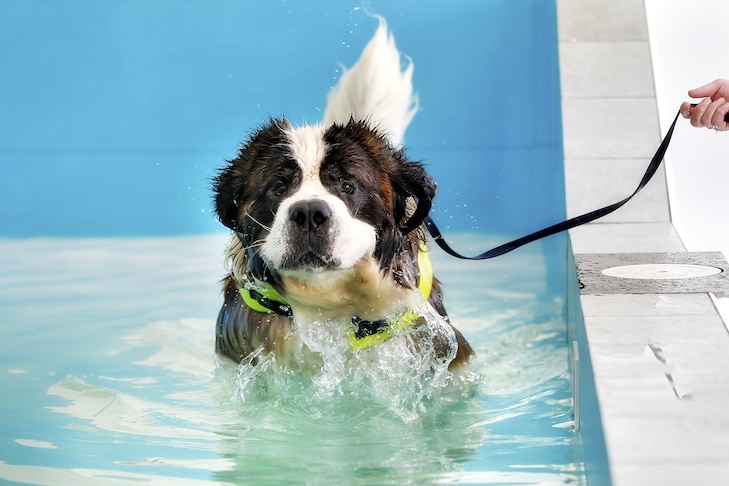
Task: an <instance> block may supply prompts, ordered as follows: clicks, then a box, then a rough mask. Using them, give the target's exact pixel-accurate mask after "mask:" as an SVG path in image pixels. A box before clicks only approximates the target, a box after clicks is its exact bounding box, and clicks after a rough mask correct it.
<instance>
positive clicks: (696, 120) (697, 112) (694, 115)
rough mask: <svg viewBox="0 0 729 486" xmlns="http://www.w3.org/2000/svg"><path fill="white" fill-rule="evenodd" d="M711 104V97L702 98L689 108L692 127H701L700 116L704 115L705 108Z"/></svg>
mask: <svg viewBox="0 0 729 486" xmlns="http://www.w3.org/2000/svg"><path fill="white" fill-rule="evenodd" d="M710 104H711V98H704V99H703V100H702V101H701V103H699V104H697V105H696V106H694V107H693V109H692V110H691V126H694V127H697V128H698V127H703V126H704V125H702V124H701V118H702V117H703V116H704V113H706V109H707V108H708V107H709V105H710Z"/></svg>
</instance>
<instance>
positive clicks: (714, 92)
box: [680, 79, 729, 131]
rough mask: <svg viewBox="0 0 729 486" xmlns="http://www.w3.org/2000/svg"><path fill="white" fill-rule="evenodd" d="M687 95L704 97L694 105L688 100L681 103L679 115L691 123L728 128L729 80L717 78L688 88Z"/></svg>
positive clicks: (715, 127)
mask: <svg viewBox="0 0 729 486" xmlns="http://www.w3.org/2000/svg"><path fill="white" fill-rule="evenodd" d="M688 95H689V96H690V97H691V98H704V99H703V100H702V101H701V102H700V103H698V104H696V105H692V104H691V103H689V102H688V101H685V102H684V103H682V104H681V109H680V111H681V115H682V116H683V117H684V118H687V119H690V120H691V125H693V126H695V127H706V128H713V129H715V130H721V131H725V130H729V80H726V79H717V80H715V81H712V82H711V83H709V84H705V85H704V86H700V87H698V88H694V89H692V90H690V91H689V92H688Z"/></svg>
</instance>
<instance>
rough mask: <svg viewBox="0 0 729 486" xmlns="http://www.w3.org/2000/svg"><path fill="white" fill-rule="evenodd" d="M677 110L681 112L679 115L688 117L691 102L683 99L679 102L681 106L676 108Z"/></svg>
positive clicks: (689, 115)
mask: <svg viewBox="0 0 729 486" xmlns="http://www.w3.org/2000/svg"><path fill="white" fill-rule="evenodd" d="M678 111H680V112H681V116H682V117H684V118H690V117H691V103H689V102H688V101H684V102H683V103H681V108H679V109H678Z"/></svg>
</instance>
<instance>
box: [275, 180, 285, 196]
mask: <svg viewBox="0 0 729 486" xmlns="http://www.w3.org/2000/svg"><path fill="white" fill-rule="evenodd" d="M286 189H287V187H286V184H284V183H283V182H278V183H276V184H275V185H274V186H273V187H272V188H271V193H272V194H273V195H274V196H276V197H281V196H283V195H284V194H286Z"/></svg>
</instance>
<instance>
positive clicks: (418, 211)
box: [397, 162, 438, 235]
mask: <svg viewBox="0 0 729 486" xmlns="http://www.w3.org/2000/svg"><path fill="white" fill-rule="evenodd" d="M397 182H398V185H399V186H400V187H402V188H403V189H404V190H405V193H406V195H407V197H413V198H415V202H416V207H415V212H413V214H412V216H410V218H408V220H407V221H405V223H403V224H402V225H401V226H400V231H401V232H402V234H403V235H406V234H408V233H410V232H411V231H413V230H414V229H415V228H417V227H418V226H420V225H421V224H422V223H423V220H424V219H425V217H426V216H428V213H429V212H430V208H431V206H432V204H433V198H434V197H435V193H436V190H437V187H438V186H437V184H436V182H435V179H433V178H432V177H431V176H430V174H428V173H427V172H426V170H425V168H424V167H423V165H422V164H420V163H418V162H406V163H404V164H403V165H401V166H400V171H399V180H398V181H397Z"/></svg>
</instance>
